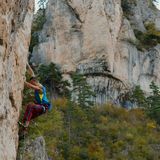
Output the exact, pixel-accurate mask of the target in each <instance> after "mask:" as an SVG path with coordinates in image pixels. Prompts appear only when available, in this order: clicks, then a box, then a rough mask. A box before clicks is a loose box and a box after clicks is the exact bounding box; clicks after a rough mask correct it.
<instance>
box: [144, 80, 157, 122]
mask: <svg viewBox="0 0 160 160" xmlns="http://www.w3.org/2000/svg"><path fill="white" fill-rule="evenodd" d="M150 89H151V90H152V92H151V95H150V96H149V97H148V98H147V101H148V109H147V112H148V115H149V116H150V117H151V118H154V119H155V120H156V121H157V122H158V123H159V124H160V89H159V87H158V86H157V85H156V84H155V83H154V82H152V83H151V85H150Z"/></svg>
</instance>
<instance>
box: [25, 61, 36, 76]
mask: <svg viewBox="0 0 160 160" xmlns="http://www.w3.org/2000/svg"><path fill="white" fill-rule="evenodd" d="M27 67H28V70H27V72H28V73H29V74H30V75H31V76H32V77H35V74H34V72H33V70H32V68H31V66H30V65H29V64H28V63H27Z"/></svg>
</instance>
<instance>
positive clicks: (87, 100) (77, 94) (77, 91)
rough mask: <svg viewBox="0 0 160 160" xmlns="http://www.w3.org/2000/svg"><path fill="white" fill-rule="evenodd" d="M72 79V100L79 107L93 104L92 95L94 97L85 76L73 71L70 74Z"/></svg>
mask: <svg viewBox="0 0 160 160" xmlns="http://www.w3.org/2000/svg"><path fill="white" fill-rule="evenodd" d="M71 78H72V81H73V90H72V96H73V100H74V101H75V102H77V104H78V105H79V106H81V107H84V108H86V107H89V106H92V105H93V101H92V100H91V98H92V97H95V94H94V92H93V91H92V89H91V86H89V84H88V83H87V81H86V78H85V77H84V76H83V75H82V74H79V73H73V74H72V75H71Z"/></svg>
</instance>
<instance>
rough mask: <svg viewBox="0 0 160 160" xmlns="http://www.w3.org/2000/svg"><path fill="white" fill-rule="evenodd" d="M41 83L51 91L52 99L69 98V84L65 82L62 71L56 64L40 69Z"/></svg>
mask: <svg viewBox="0 0 160 160" xmlns="http://www.w3.org/2000/svg"><path fill="white" fill-rule="evenodd" d="M38 77H39V79H40V82H41V83H42V84H44V85H45V86H46V87H47V88H48V89H49V90H50V96H51V98H57V97H58V96H69V91H68V87H69V83H68V81H65V80H63V77H62V74H61V72H60V69H59V68H58V67H57V66H56V65H55V64H54V63H50V64H49V65H41V66H40V67H39V68H38Z"/></svg>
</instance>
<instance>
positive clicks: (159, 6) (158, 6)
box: [157, 0, 160, 10]
mask: <svg viewBox="0 0 160 160" xmlns="http://www.w3.org/2000/svg"><path fill="white" fill-rule="evenodd" d="M157 2H158V4H157V8H158V9H159V10H160V0H157Z"/></svg>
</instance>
